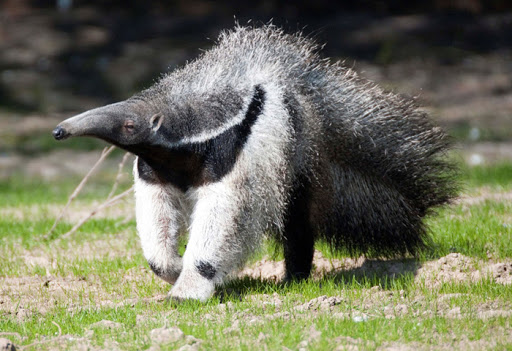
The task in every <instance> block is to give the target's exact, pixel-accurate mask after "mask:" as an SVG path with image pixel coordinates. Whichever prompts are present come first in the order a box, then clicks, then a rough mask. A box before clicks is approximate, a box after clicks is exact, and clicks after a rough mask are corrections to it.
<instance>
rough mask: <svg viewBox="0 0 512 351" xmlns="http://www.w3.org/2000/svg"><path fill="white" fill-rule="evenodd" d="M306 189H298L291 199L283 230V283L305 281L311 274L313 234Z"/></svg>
mask: <svg viewBox="0 0 512 351" xmlns="http://www.w3.org/2000/svg"><path fill="white" fill-rule="evenodd" d="M308 193H309V191H308V188H307V187H300V188H299V189H298V190H296V191H295V192H294V194H293V196H292V198H291V201H290V205H289V208H288V216H287V218H286V223H285V229H284V243H283V244H284V259H285V266H286V275H285V281H290V280H298V279H306V278H308V277H309V274H310V273H311V265H312V263H313V253H314V244H315V239H314V234H313V229H312V226H311V223H310V220H309V201H308V200H309V199H308Z"/></svg>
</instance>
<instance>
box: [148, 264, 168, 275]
mask: <svg viewBox="0 0 512 351" xmlns="http://www.w3.org/2000/svg"><path fill="white" fill-rule="evenodd" d="M148 264H149V268H151V270H152V271H153V272H154V273H155V274H156V275H157V276H158V277H162V276H163V275H164V269H163V268H161V267H158V266H157V265H156V264H155V263H154V262H153V261H148Z"/></svg>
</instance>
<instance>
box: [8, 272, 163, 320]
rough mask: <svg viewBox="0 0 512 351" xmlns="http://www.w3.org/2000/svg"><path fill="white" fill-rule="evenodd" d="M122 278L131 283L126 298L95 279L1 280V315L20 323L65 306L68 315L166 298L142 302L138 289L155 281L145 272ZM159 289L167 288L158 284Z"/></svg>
mask: <svg viewBox="0 0 512 351" xmlns="http://www.w3.org/2000/svg"><path fill="white" fill-rule="evenodd" d="M124 278H125V279H126V280H129V281H130V282H132V283H133V288H132V289H131V294H130V295H128V296H127V295H126V291H123V292H122V293H120V292H117V291H115V289H112V288H110V287H109V288H107V287H106V286H104V283H103V282H102V281H101V279H100V278H99V277H98V276H96V275H88V276H87V277H76V276H71V275H70V276H66V277H59V276H34V277H2V278H0V315H4V316H5V315H11V316H12V315H14V316H16V318H17V319H18V320H20V321H23V320H26V319H27V318H31V317H32V316H35V315H39V314H41V315H44V314H46V313H48V312H49V311H51V310H52V308H54V307H55V306H58V305H63V304H64V305H66V306H67V307H68V309H69V310H70V311H74V310H78V309H87V308H93V309H94V308H98V307H116V306H124V305H132V304H135V303H137V302H149V301H160V300H163V298H164V297H165V296H163V295H156V296H152V297H149V298H141V297H140V296H139V293H138V291H137V286H144V285H148V284H150V283H151V282H152V279H154V277H153V275H152V273H151V272H149V271H148V270H146V269H145V268H137V269H134V270H128V271H127V272H126V273H125V275H124ZM161 284H162V285H166V284H165V283H164V282H161Z"/></svg>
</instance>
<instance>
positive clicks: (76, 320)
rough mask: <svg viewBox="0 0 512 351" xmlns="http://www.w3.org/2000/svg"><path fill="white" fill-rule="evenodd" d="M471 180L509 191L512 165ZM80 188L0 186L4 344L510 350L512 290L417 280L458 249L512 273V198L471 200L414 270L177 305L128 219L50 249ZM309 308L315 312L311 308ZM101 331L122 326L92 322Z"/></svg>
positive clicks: (468, 180) (94, 192) (103, 181)
mask: <svg viewBox="0 0 512 351" xmlns="http://www.w3.org/2000/svg"><path fill="white" fill-rule="evenodd" d="M461 178H462V182H463V183H464V184H465V186H464V192H465V193H467V194H472V195H478V194H480V193H487V192H492V193H503V192H509V191H510V190H511V189H512V164H500V165H494V166H487V167H486V166H479V167H472V168H469V167H467V168H466V167H464V168H463V170H462V174H461ZM77 181H78V180H68V181H65V182H59V183H56V182H46V183H42V182H40V181H37V180H21V178H20V177H16V178H10V179H7V180H4V181H1V182H0V193H1V194H2V195H1V199H2V200H1V202H0V243H1V245H2V248H3V259H2V260H1V261H0V314H1V318H0V337H2V336H5V337H8V338H10V339H11V340H12V341H13V342H14V343H15V344H16V345H17V346H22V347H23V346H27V349H34V350H35V349H38V350H39V349H43V350H44V349H70V348H78V347H82V346H83V347H90V348H107V349H113V348H115V347H119V348H121V349H126V350H140V349H148V348H149V347H150V346H152V345H153V341H152V339H151V330H153V329H155V328H160V327H162V326H168V327H171V326H177V327H179V328H180V329H181V330H182V331H183V332H184V333H185V334H186V335H192V336H194V337H195V338H197V339H201V340H202V342H201V343H200V346H199V348H200V349H204V350H210V349H216V350H260V349H265V348H266V349H268V350H276V349H279V350H281V349H283V347H286V348H288V349H291V350H296V349H298V348H300V347H301V345H302V347H305V348H306V349H308V350H330V349H334V348H336V346H338V345H345V346H347V347H350V346H351V345H352V346H353V347H358V348H359V349H369V350H375V349H378V348H379V347H392V346H396V347H399V346H408V347H415V348H416V347H417V348H421V347H424V348H438V347H445V348H453V349H465V348H470V347H471V348H474V349H496V350H510V349H512V338H511V337H510V335H512V327H511V321H512V315H511V314H510V313H508V314H507V313H506V312H507V311H510V310H511V308H512V303H511V301H512V287H511V286H510V285H503V284H501V283H499V282H498V281H496V280H495V279H494V278H493V277H492V276H488V275H483V276H482V277H481V279H477V280H467V279H466V280H460V281H457V280H453V281H448V282H445V283H443V284H439V285H432V284H431V283H429V281H428V279H430V278H425V279H423V278H421V277H420V275H419V272H418V268H419V267H420V266H421V265H422V264H423V263H426V262H427V261H430V260H437V259H439V258H440V257H443V256H446V255H448V254H449V253H451V252H457V253H460V254H463V255H465V256H468V257H470V259H471V260H473V261H474V263H475V267H476V268H475V269H483V268H482V267H483V266H485V265H487V264H488V258H489V257H491V258H492V260H493V261H492V262H510V261H511V260H512V240H511V239H512V203H511V202H510V201H508V202H507V201H500V200H497V199H496V198H489V199H487V200H485V199H483V200H482V201H479V202H474V203H473V202H461V203H457V204H454V205H452V206H451V207H449V208H446V209H442V210H440V211H439V213H438V215H437V216H432V217H430V218H428V224H429V227H430V228H431V233H432V239H433V244H434V245H433V246H432V248H431V249H430V250H429V251H428V252H426V253H425V255H424V256H423V257H421V258H420V261H419V262H418V263H417V264H416V265H412V266H411V267H413V269H411V270H401V271H398V272H392V271H390V269H388V268H382V269H374V270H371V269H370V270H368V271H366V272H365V274H361V272H360V271H358V270H357V269H353V268H347V269H345V270H342V271H341V272H337V273H333V274H328V275H326V276H324V277H323V278H321V279H319V280H308V281H304V282H295V283H291V284H281V283H276V282H274V281H266V280H260V279H252V278H249V277H245V278H243V279H236V280H233V281H231V282H229V283H228V284H226V285H225V286H224V287H222V288H219V291H218V293H217V294H216V295H215V296H214V297H213V298H212V299H211V300H210V301H208V302H207V303H198V302H193V301H189V302H185V303H183V304H179V305H173V304H170V303H166V302H163V301H161V300H160V298H161V297H163V296H165V294H166V293H167V291H168V289H169V286H168V285H167V284H166V283H164V282H162V281H160V280H159V279H158V278H156V277H155V276H154V274H153V273H152V272H151V271H150V270H149V268H148V266H147V264H146V262H145V259H144V258H143V256H142V252H141V249H140V246H139V243H138V238H137V234H136V231H135V228H134V227H135V225H134V221H133V219H128V220H127V219H126V214H121V215H120V214H117V215H116V216H110V217H106V218H95V219H93V220H91V221H89V222H88V223H87V224H86V225H84V226H83V227H82V228H81V229H80V230H79V231H78V232H77V233H75V234H74V235H72V236H71V237H69V238H67V239H64V240H62V241H59V242H58V244H55V243H57V242H56V241H55V239H56V238H57V237H59V236H60V235H62V234H63V233H65V232H66V231H67V230H69V228H70V227H71V226H72V223H71V222H68V221H67V220H65V221H63V222H62V223H61V224H59V226H58V227H57V229H56V231H55V234H54V236H53V237H51V238H50V239H44V238H42V234H45V233H46V232H47V231H48V229H49V228H50V227H51V225H52V224H53V221H54V218H55V215H56V212H55V210H54V209H52V208H53V207H52V206H54V207H55V204H57V205H58V206H57V207H59V206H62V205H63V204H64V203H65V202H66V200H67V195H68V194H69V193H70V192H71V191H72V190H73V188H74V186H76V184H77ZM110 183H111V181H110ZM110 183H109V180H108V178H101V177H100V179H99V180H94V181H93V183H91V185H90V186H88V187H86V189H85V192H84V194H82V195H80V197H79V199H78V202H79V207H80V206H81V207H84V208H90V206H91V204H92V203H93V202H95V201H96V202H97V201H101V200H102V199H103V198H105V197H106V195H107V194H108V192H109V191H110V187H109V184H110ZM123 186H124V187H125V188H126V187H127V186H129V184H124V185H123ZM482 189H484V190H482ZM14 210H15V211H14ZM129 212H130V211H128V213H129ZM318 249H319V250H321V251H322V252H323V254H324V256H325V257H329V258H332V259H336V258H338V259H343V257H337V256H336V255H333V254H332V253H330V252H328V250H327V248H326V247H325V246H323V245H318ZM265 254H271V255H272V254H273V257H274V258H276V259H280V258H281V255H280V254H279V253H277V254H275V253H274V252H273V249H272V245H271V244H270V243H267V244H266V245H264V248H263V250H262V251H261V252H260V253H258V254H256V255H255V257H254V258H253V260H257V259H260V258H261V257H263V255H265ZM481 265H482V267H480V266H481ZM448 268H450V267H448ZM459 268H460V270H461V273H462V274H464V269H467V267H453V269H455V270H457V269H459ZM468 274H469V273H468ZM324 295H326V296H328V297H336V298H337V300H336V304H335V305H333V306H331V307H325V306H324V307H322V306H321V305H319V304H316V305H315V303H314V301H315V300H314V299H316V298H318V297H320V296H324ZM312 301H313V302H312ZM308 302H309V303H310V305H311V306H312V307H311V308H309V309H308V308H307V307H304V306H307V305H304V304H305V303H308ZM298 306H303V307H304V308H303V309H300V308H299V309H297V307H298ZM390 311H391V312H390ZM493 311H498V312H499V313H495V314H492V313H494V312H493ZM500 311H501V312H500ZM500 313H501V314H500ZM102 320H109V321H113V322H116V323H119V325H118V326H117V327H115V328H112V329H109V328H105V327H101V326H98V325H96V326H94V325H93V324H94V323H97V322H100V321H102ZM2 333H7V334H2ZM8 333H14V334H8ZM59 335H60V337H59ZM33 343H37V344H33ZM186 344H190V345H191V346H190V347H196V346H197V344H194V342H193V341H191V340H186V339H180V340H178V341H176V342H172V343H169V344H166V345H161V349H162V350H167V349H169V350H173V349H177V348H180V347H182V346H184V345H186ZM31 345H32V346H31ZM84 345H85V346H84ZM194 345H195V346H194Z"/></svg>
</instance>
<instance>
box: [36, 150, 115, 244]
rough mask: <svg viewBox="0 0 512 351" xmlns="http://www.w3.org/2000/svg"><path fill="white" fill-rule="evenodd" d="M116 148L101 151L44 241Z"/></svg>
mask: <svg viewBox="0 0 512 351" xmlns="http://www.w3.org/2000/svg"><path fill="white" fill-rule="evenodd" d="M115 148H116V147H115V146H110V147H105V148H104V149H103V151H102V152H101V156H100V158H99V159H98V161H96V163H95V164H94V166H92V168H91V169H90V170H89V172H87V174H86V175H85V177H84V178H83V179H82V181H81V182H80V184H78V186H77V187H76V188H75V190H74V191H73V193H72V194H71V195H70V196H69V198H68V202H67V203H66V206H64V208H63V209H62V211H61V212H60V214H59V215H58V216H57V218H56V219H55V222H54V223H53V226H52V228H51V229H50V230H49V231H48V233H47V234H46V235H45V236H44V238H45V239H48V238H49V237H50V235H51V234H52V232H53V231H54V230H55V228H56V227H57V224H59V222H60V221H61V219H62V217H63V216H64V214H65V213H66V211H67V209H68V207H69V205H70V204H71V202H72V201H73V200H74V199H75V198H76V197H77V195H78V194H79V193H80V191H81V190H82V188H83V187H84V185H85V183H87V181H88V180H89V178H90V176H91V175H92V174H93V173H94V171H96V169H97V168H98V166H99V165H100V164H101V163H102V162H103V161H104V160H105V159H106V158H107V156H108V155H110V153H111V152H112V151H114V149H115Z"/></svg>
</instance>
